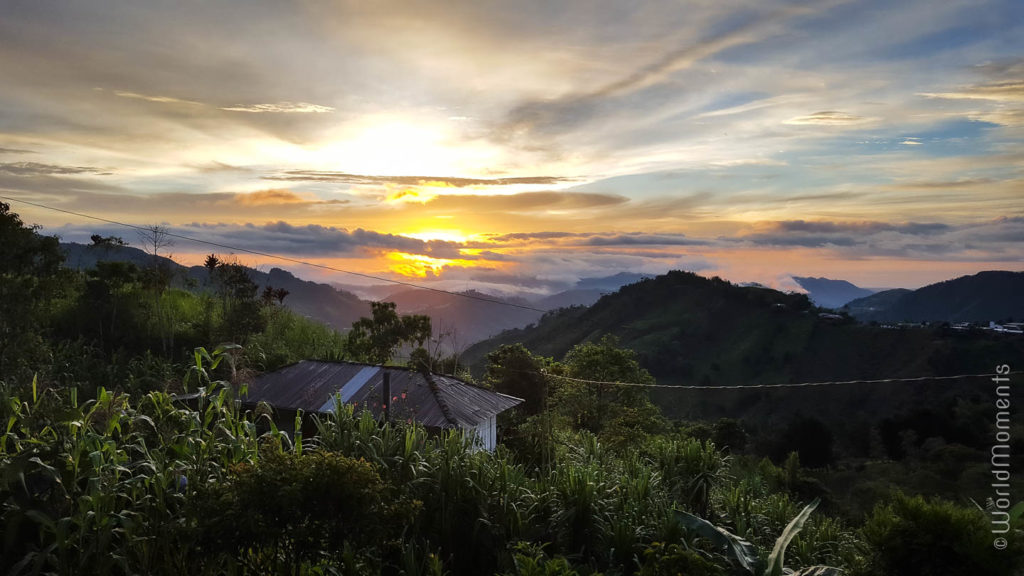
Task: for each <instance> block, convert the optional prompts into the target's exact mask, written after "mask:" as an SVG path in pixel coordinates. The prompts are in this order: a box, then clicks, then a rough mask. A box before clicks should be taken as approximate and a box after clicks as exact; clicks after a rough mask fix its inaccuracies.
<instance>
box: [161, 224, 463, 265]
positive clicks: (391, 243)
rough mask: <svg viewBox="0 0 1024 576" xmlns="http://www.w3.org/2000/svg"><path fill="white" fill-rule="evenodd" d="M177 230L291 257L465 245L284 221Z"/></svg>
mask: <svg viewBox="0 0 1024 576" xmlns="http://www.w3.org/2000/svg"><path fill="white" fill-rule="evenodd" d="M173 231H175V232H180V233H181V234H183V235H185V236H191V237H196V238H201V239H203V240H207V241H210V242H215V243H218V244H224V245H229V246H239V247H243V248H246V249H249V250H256V251H259V252H267V253H272V254H285V255H289V256H311V257H331V256H345V257H365V258H371V257H377V256H379V255H380V253H381V252H382V251H384V252H388V251H398V252H405V253H408V254H419V255H423V256H430V257H433V258H461V259H467V257H466V256H465V255H462V254H461V249H462V246H461V245H460V244H458V243H456V242H448V241H444V240H419V239H417V238H410V237H408V236H401V235H398V234H387V233H381V232H376V231H373V230H364V229H362V228H356V229H355V230H347V229H345V228H337V227H334V226H321V225H317V224H309V225H305V226H297V225H293V224H289V223H288V222H284V221H277V222H268V223H266V224H254V223H246V224H226V223H213V224H211V223H200V222H194V223H191V224H187V225H184V226H180V227H174V228H173Z"/></svg>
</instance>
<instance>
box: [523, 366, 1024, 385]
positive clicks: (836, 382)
mask: <svg viewBox="0 0 1024 576" xmlns="http://www.w3.org/2000/svg"><path fill="white" fill-rule="evenodd" d="M516 372H523V373H528V372H529V371H528V370H516ZM541 373H542V374H544V375H545V376H551V377H552V378H560V379H562V380H569V381H572V382H580V383H583V384H602V385H608V386H632V387H636V388H673V389H677V390H753V389H759V388H806V387H811V386H835V385H840V384H883V383H892V382H927V381H932V380H960V379H963V378H993V377H997V376H998V377H1003V376H1010V375H1013V374H1024V371H1019V372H1009V373H1007V374H959V375H956V376H921V377H918V378H885V379H881V380H832V381H827V382H787V383H782V384H730V385H724V386H708V385H701V386H675V385H672V384H642V383H639V382H613V381H603V380H588V379H585V378H571V377H569V376H562V375H559V374H551V373H548V372H543V371H542V372H541Z"/></svg>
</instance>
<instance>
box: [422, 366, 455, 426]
mask: <svg viewBox="0 0 1024 576" xmlns="http://www.w3.org/2000/svg"><path fill="white" fill-rule="evenodd" d="M420 374H422V375H423V377H424V378H425V379H426V380H427V385H428V386H429V387H430V392H431V393H432V394H433V395H434V399H436V400H437V405H438V406H440V407H441V414H444V419H445V420H447V421H448V422H449V423H450V424H452V425H453V426H458V425H459V423H458V422H456V421H455V418H453V417H452V412H451V409H450V408H448V403H447V402H446V401H445V399H444V398H442V397H441V387H440V386H438V385H437V382H435V381H434V376H433V374H432V373H430V372H420Z"/></svg>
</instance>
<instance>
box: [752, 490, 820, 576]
mask: <svg viewBox="0 0 1024 576" xmlns="http://www.w3.org/2000/svg"><path fill="white" fill-rule="evenodd" d="M819 503H821V498H815V499H814V501H813V502H811V503H810V504H808V505H807V506H805V507H804V509H803V510H802V511H800V513H799V514H797V515H796V518H793V519H792V520H791V521H790V522H789V525H788V526H786V529H785V530H783V531H782V535H781V536H779V538H778V539H777V540H776V541H775V547H774V548H772V553H771V555H770V556H768V569H767V570H765V572H764V574H765V576H782V574H783V571H782V569H783V566H784V561H785V558H784V557H785V555H786V547H787V546H789V543H790V542H791V541H792V540H793V538H794V537H795V536H796V535H797V534H798V533H799V532H800V530H801V529H803V527H804V522H807V518H809V517H810V515H811V512H814V509H815V508H817V507H818V504H819Z"/></svg>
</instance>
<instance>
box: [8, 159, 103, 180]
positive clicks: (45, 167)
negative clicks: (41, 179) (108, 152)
mask: <svg viewBox="0 0 1024 576" xmlns="http://www.w3.org/2000/svg"><path fill="white" fill-rule="evenodd" d="M0 174H7V175H10V176H26V177H28V176H72V175H88V174H93V175H99V176H109V175H111V174H112V173H111V172H109V171H107V170H103V169H100V168H93V167H91V166H60V165H57V164H43V163H40V162H7V163H0Z"/></svg>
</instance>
